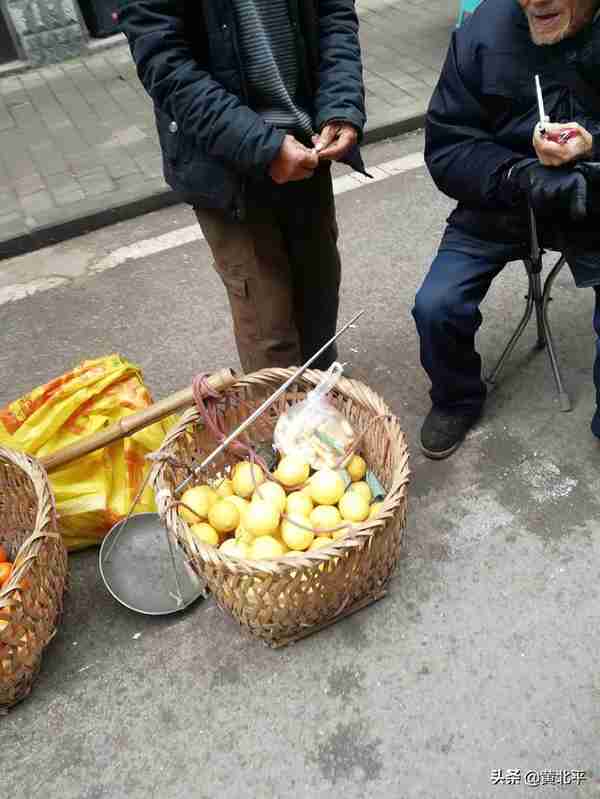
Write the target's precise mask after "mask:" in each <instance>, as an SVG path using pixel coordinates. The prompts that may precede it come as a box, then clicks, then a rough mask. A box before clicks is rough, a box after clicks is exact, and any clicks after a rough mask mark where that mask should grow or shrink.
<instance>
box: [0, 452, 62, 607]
mask: <svg viewBox="0 0 600 799" xmlns="http://www.w3.org/2000/svg"><path fill="white" fill-rule="evenodd" d="M2 461H4V462H6V463H10V464H13V465H14V466H16V467H17V468H19V469H21V470H22V471H23V472H24V473H25V474H26V475H27V477H29V479H30V480H31V482H32V483H33V487H34V490H35V492H36V494H37V497H38V506H37V513H36V519H35V524H34V529H33V530H32V533H31V535H29V536H28V537H27V538H26V539H25V541H23V543H22V544H21V546H20V547H19V549H18V550H17V552H16V554H15V556H14V559H13V563H17V562H19V563H20V565H19V567H18V568H17V569H13V571H12V573H11V576H10V578H9V580H8V581H7V582H6V583H5V584H4V585H3V586H2V588H0V613H1V612H2V608H4V607H6V606H7V605H9V604H10V603H9V597H10V595H11V594H12V593H13V592H14V591H18V590H20V586H19V583H20V582H21V580H22V579H23V578H24V577H26V576H27V574H28V573H29V571H30V570H31V568H32V565H33V563H34V561H35V560H36V558H37V557H38V555H39V553H40V550H41V548H42V546H43V544H44V542H45V541H47V540H49V539H55V540H56V541H57V542H58V545H59V546H61V545H62V546H64V544H62V539H61V537H60V534H59V533H58V532H57V531H56V508H55V505H54V497H53V495H52V491H51V490H50V484H49V481H48V476H47V474H46V471H45V470H44V468H43V467H42V466H41V465H40V463H39V462H38V461H36V460H35V458H32V457H31V456H29V455H27V454H25V453H23V452H18V451H16V450H12V449H8V448H7V447H0V462H2Z"/></svg>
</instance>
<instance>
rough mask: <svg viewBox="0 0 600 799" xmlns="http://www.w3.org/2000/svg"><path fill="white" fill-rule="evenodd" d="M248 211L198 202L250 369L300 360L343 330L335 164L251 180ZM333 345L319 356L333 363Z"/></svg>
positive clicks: (321, 363)
mask: <svg viewBox="0 0 600 799" xmlns="http://www.w3.org/2000/svg"><path fill="white" fill-rule="evenodd" d="M247 209H248V211H247V218H246V219H245V220H244V221H243V222H237V221H234V220H232V219H231V218H230V217H229V216H227V215H226V214H225V213H224V212H222V211H216V210H204V209H196V215H197V217H198V221H199V223H200V227H201V228H202V232H203V233H204V236H205V238H206V241H207V242H208V245H209V247H210V249H211V251H212V254H213V257H214V264H215V268H216V270H217V272H218V274H219V275H220V277H221V279H222V281H223V283H224V285H225V288H226V290H227V295H228V297H229V304H230V306H231V314H232V318H233V326H234V332H235V338H236V343H237V349H238V353H239V356H240V361H241V364H242V366H243V368H244V371H246V372H252V371H255V370H257V369H263V368H267V367H277V366H281V367H286V366H291V365H300V364H301V363H304V361H306V360H307V359H308V358H310V356H311V355H313V354H314V353H315V352H316V351H317V350H318V349H320V347H321V346H322V345H323V344H324V343H325V342H326V341H327V340H328V339H330V338H331V337H332V336H333V335H334V334H335V330H336V324H337V314H338V304H339V288H340V278H341V265H340V256H339V252H338V248H337V237H338V228H337V223H336V217H335V204H334V197H333V186H332V182H331V171H330V168H329V166H328V165H323V166H322V167H321V168H319V169H318V170H317V172H316V173H315V175H314V176H313V177H312V178H309V179H308V180H302V181H297V182H292V183H287V184H284V185H282V186H278V185H276V184H275V183H273V182H271V181H267V180H266V181H264V183H256V184H250V185H249V186H248V190H247ZM335 358H336V349H335V347H330V348H329V349H328V350H327V351H326V352H325V353H324V354H323V355H322V356H321V357H320V358H319V359H318V360H317V361H315V363H314V364H313V367H314V368H315V369H327V368H328V367H329V365H330V364H331V363H332V362H333V361H334V360H335Z"/></svg>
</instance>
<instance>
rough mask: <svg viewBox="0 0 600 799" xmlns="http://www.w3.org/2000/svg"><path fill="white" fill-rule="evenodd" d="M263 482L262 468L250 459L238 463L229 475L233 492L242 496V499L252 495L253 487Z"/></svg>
mask: <svg viewBox="0 0 600 799" xmlns="http://www.w3.org/2000/svg"><path fill="white" fill-rule="evenodd" d="M264 482H265V476H264V474H263V471H262V469H261V468H260V466H258V465H257V464H256V463H254V464H252V463H250V461H242V462H241V463H238V464H237V465H236V467H235V469H234V470H233V475H232V477H231V484H232V487H233V490H234V492H235V493H236V494H237V495H238V497H243V498H244V499H248V497H250V496H252V494H253V493H254V490H255V488H256V487H257V486H259V485H262V483H264Z"/></svg>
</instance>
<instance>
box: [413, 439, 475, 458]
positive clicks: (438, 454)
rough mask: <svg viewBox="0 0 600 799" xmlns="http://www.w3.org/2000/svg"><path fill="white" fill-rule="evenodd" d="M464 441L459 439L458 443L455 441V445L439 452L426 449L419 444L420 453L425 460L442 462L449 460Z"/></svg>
mask: <svg viewBox="0 0 600 799" xmlns="http://www.w3.org/2000/svg"><path fill="white" fill-rule="evenodd" d="M464 440H465V439H464V438H461V440H460V441H457V442H456V444H453V445H452V446H451V447H449V448H448V449H442V450H440V451H439V452H436V451H435V450H432V449H427V448H426V447H424V446H423V444H421V445H420V446H421V452H422V453H423V455H425V457H426V458H430V459H431V460H432V461H443V460H444V458H449V457H450V455H452V454H453V453H454V452H456V450H457V449H458V448H459V447H460V445H461V444H462V443H463V441H464Z"/></svg>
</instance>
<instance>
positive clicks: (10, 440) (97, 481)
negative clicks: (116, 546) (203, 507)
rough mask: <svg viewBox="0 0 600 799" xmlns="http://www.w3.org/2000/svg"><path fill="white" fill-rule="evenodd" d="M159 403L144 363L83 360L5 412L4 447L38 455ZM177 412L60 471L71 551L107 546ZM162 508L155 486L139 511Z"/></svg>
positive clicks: (57, 493) (0, 429)
mask: <svg viewBox="0 0 600 799" xmlns="http://www.w3.org/2000/svg"><path fill="white" fill-rule="evenodd" d="M151 404H152V399H151V397H150V394H149V393H148V390H147V389H146V387H145V386H144V383H143V380H142V374H141V371H140V370H139V368H138V367H137V366H134V365H133V364H131V363H129V362H128V361H126V360H124V359H122V358H121V357H120V356H119V355H109V356H107V357H104V358H98V359H96V360H89V361H84V362H83V363H81V364H80V365H79V366H77V367H76V368H75V369H73V370H72V371H71V372H68V373H67V374H65V375H63V376H62V377H58V378H56V379H55V380H52V381H51V382H50V383H47V384H46V385H45V386H40V387H39V388H36V389H34V390H33V391H32V392H31V393H29V394H27V395H26V396H25V397H21V399H18V400H16V401H15V402H12V403H10V404H9V405H8V406H7V407H6V408H1V409H0V445H2V446H6V447H10V448H12V449H15V450H20V451H22V452H26V453H27V454H29V455H32V456H33V457H38V458H39V457H41V456H43V455H49V454H50V453H52V452H56V450H59V449H62V448H63V447H66V446H67V445H68V444H72V443H74V442H75V441H78V440H79V439H80V438H83V437H84V436H87V435H90V434H91V433H96V432H99V431H100V430H102V429H103V428H104V427H106V426H108V425H110V424H113V423H114V422H117V421H118V420H119V419H121V418H122V417H124V416H127V415H128V414H130V413H135V412H136V411H140V410H143V409H144V408H147V407H148V406H149V405H151ZM172 423H173V417H171V418H169V419H165V420H163V421H162V422H158V423H156V424H154V425H151V426H150V427H147V428H145V429H144V430H141V431H140V432H139V433H135V434H134V435H133V436H131V437H129V438H127V439H124V440H122V441H117V442H116V443H114V444H111V445H110V446H109V447H105V448H104V449H101V450H98V451H97V452H93V453H91V454H90V455H86V456H84V457H83V458H79V459H78V460H77V461H74V462H73V463H71V464H69V465H67V466H65V467H64V468H62V469H60V470H58V471H56V472H53V473H52V474H51V475H50V483H51V485H52V490H53V492H54V497H55V499H56V505H57V511H58V514H59V524H60V528H61V532H62V534H63V537H64V539H65V543H66V545H67V547H68V549H69V550H75V549H83V548H85V547H88V546H93V545H95V544H98V543H100V541H101V540H102V538H103V537H104V536H105V535H106V533H107V532H108V530H110V528H111V527H112V526H113V524H115V523H116V522H117V521H119V519H122V518H123V517H124V516H125V515H126V514H127V512H128V511H129V508H130V505H131V503H132V501H133V499H134V498H135V495H136V493H137V492H138V490H139V488H140V486H141V483H142V480H143V479H144V477H145V475H146V470H147V469H148V468H150V464H149V463H148V462H147V461H145V456H146V455H147V454H148V453H149V452H152V451H154V450H157V449H158V448H159V447H160V445H161V443H162V441H163V439H164V437H165V434H166V432H167V430H168V428H169V426H170V425H171V424H172ZM153 510H155V505H154V496H153V493H152V489H151V488H150V487H149V488H148V489H147V490H146V491H144V495H143V496H142V498H141V501H140V503H139V506H138V507H137V508H136V511H140V512H142V511H153Z"/></svg>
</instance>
